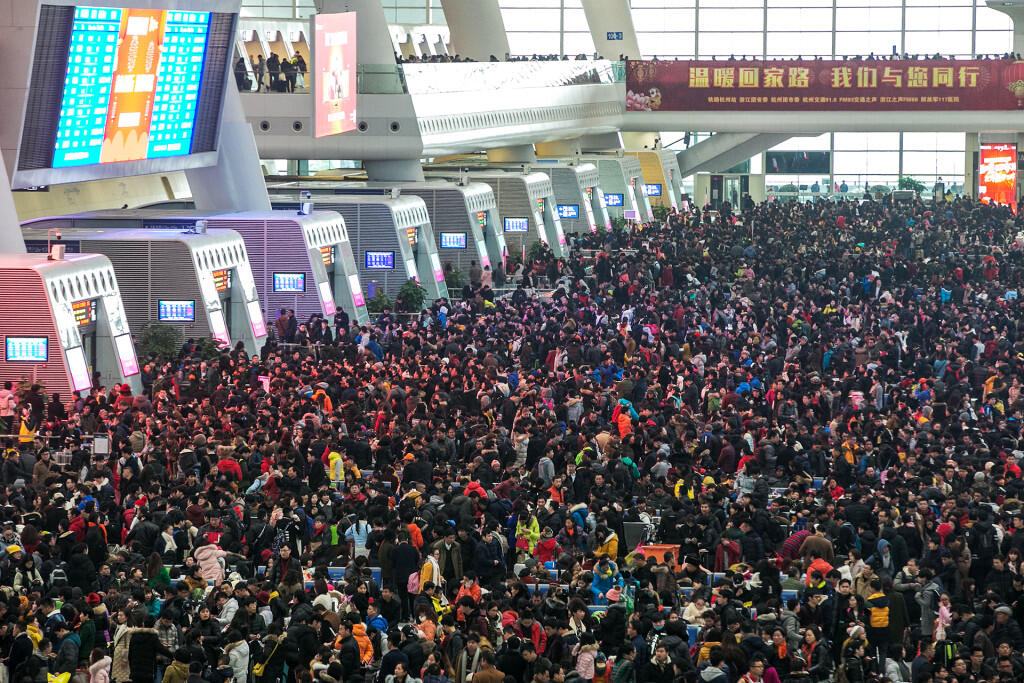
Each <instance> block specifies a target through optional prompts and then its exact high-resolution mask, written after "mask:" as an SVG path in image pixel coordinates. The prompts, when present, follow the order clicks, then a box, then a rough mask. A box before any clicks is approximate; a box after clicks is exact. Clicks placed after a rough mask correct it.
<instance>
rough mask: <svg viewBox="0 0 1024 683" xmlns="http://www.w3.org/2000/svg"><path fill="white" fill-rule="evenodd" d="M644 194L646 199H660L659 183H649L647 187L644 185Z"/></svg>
mask: <svg viewBox="0 0 1024 683" xmlns="http://www.w3.org/2000/svg"><path fill="white" fill-rule="evenodd" d="M644 194H646V195H647V196H648V197H660V196H661V183H650V184H648V185H644Z"/></svg>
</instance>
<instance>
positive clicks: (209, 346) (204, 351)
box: [196, 337, 220, 360]
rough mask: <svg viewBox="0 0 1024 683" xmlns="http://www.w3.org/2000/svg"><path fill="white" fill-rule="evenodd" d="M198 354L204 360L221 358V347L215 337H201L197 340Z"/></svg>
mask: <svg viewBox="0 0 1024 683" xmlns="http://www.w3.org/2000/svg"><path fill="white" fill-rule="evenodd" d="M196 354H198V356H199V357H200V358H202V359H204V360H212V359H214V358H217V357H218V356H220V346H218V345H217V340H215V339H214V338H213V337H199V338H198V339H196Z"/></svg>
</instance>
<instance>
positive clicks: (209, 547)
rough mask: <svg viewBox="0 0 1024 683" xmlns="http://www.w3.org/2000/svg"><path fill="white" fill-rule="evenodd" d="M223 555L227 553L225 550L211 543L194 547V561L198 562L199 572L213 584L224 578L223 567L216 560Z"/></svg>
mask: <svg viewBox="0 0 1024 683" xmlns="http://www.w3.org/2000/svg"><path fill="white" fill-rule="evenodd" d="M225 555H227V553H226V552H224V551H223V550H221V549H220V548H218V547H217V546H215V545H213V544H212V543H208V544H206V545H203V546H199V547H198V548H196V562H198V563H199V573H200V574H202V575H203V578H204V579H206V580H207V581H213V585H215V586H216V585H217V584H219V583H220V582H221V581H223V580H224V567H222V566H221V564H220V562H218V561H217V560H219V559H220V558H222V557H224V556H225Z"/></svg>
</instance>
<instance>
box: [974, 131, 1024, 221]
mask: <svg viewBox="0 0 1024 683" xmlns="http://www.w3.org/2000/svg"><path fill="white" fill-rule="evenodd" d="M1016 197H1017V145H1015V144H1013V143H1000V144H992V145H982V146H981V153H980V154H979V155H978V198H979V199H981V201H983V202H985V203H989V202H994V203H996V204H1009V205H1010V206H1014V205H1015V204H1016V203H1017V202H1016Z"/></svg>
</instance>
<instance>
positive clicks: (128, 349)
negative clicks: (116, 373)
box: [114, 334, 139, 377]
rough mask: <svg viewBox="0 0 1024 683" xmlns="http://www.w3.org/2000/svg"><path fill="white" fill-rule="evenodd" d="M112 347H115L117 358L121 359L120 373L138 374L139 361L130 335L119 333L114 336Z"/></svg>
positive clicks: (126, 374)
mask: <svg viewBox="0 0 1024 683" xmlns="http://www.w3.org/2000/svg"><path fill="white" fill-rule="evenodd" d="M114 348H116V349H117V358H118V360H120V361H121V374H122V375H124V376H125V377H131V376H132V375H137V374H139V361H138V359H137V358H136V357H135V346H134V345H133V344H132V337H131V335H129V334H121V335H118V336H116V337H114Z"/></svg>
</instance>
